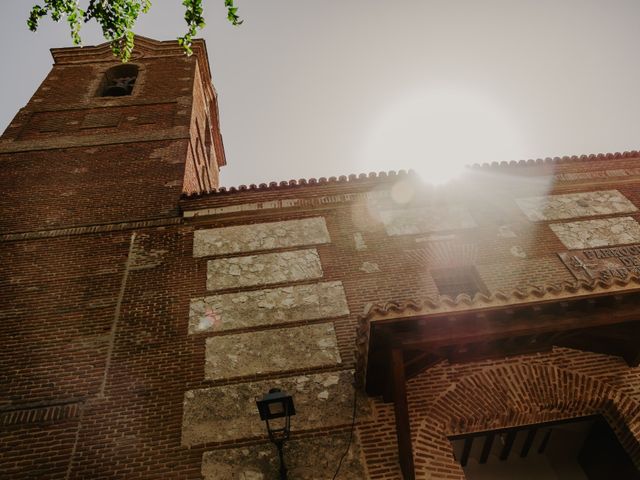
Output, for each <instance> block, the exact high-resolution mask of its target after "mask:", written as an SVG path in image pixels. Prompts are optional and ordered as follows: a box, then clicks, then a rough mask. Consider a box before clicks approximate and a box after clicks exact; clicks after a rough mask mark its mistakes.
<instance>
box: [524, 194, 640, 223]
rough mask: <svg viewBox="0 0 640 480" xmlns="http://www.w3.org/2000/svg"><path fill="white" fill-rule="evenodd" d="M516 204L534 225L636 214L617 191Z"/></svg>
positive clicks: (527, 200) (569, 195)
mask: <svg viewBox="0 0 640 480" xmlns="http://www.w3.org/2000/svg"><path fill="white" fill-rule="evenodd" d="M516 203H517V204H518V206H519V207H520V209H521V210H522V211H523V212H524V214H525V215H526V216H527V218H528V219H529V220H531V221H534V222H535V221H544V220H561V219H564V218H577V217H590V216H594V215H613V214H616V213H629V212H635V211H637V210H638V209H637V208H636V206H635V205H634V204H633V203H631V202H630V201H629V200H627V198H626V197H625V196H624V195H622V194H621V193H620V192H619V191H618V190H600V191H595V192H579V193H566V194H562V195H547V196H544V197H528V198H519V199H517V200H516Z"/></svg>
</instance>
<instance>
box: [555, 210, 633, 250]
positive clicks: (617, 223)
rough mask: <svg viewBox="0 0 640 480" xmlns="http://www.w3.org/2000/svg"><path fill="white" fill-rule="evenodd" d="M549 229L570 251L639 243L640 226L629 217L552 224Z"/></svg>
mask: <svg viewBox="0 0 640 480" xmlns="http://www.w3.org/2000/svg"><path fill="white" fill-rule="evenodd" d="M549 227H550V228H551V230H553V233H555V234H556V235H557V236H558V238H559V239H560V241H561V242H562V243H563V244H564V245H565V246H566V247H567V248H568V249H570V250H571V249H579V248H594V247H606V246H611V245H625V244H628V243H639V242H640V224H638V222H636V221H635V220H634V219H633V218H631V217H615V218H603V219H598V220H585V221H583V222H570V223H552V224H550V225H549Z"/></svg>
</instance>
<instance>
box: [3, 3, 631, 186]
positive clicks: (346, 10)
mask: <svg viewBox="0 0 640 480" xmlns="http://www.w3.org/2000/svg"><path fill="white" fill-rule="evenodd" d="M35 1H36V0H2V1H1V4H0V41H1V42H2V44H3V45H4V46H5V48H4V49H3V51H4V55H5V58H6V60H5V63H4V66H3V75H2V76H1V77H0V78H1V79H0V87H1V88H0V105H1V106H2V108H1V113H0V129H2V130H4V128H6V126H7V125H8V123H9V122H10V121H11V119H12V118H13V116H14V115H15V113H16V112H17V111H18V109H19V108H21V107H22V106H24V105H25V104H26V102H27V101H28V99H29V98H30V97H31V95H32V94H33V92H34V91H35V90H36V88H37V87H38V85H39V84H40V82H41V81H42V80H43V79H44V77H45V75H46V74H47V72H48V71H49V69H50V67H51V63H52V59H51V56H50V53H49V48H52V47H64V46H70V45H71V40H70V36H69V31H68V28H67V26H66V24H64V23H60V24H55V23H53V22H51V21H48V20H47V21H44V22H43V24H42V26H41V28H40V30H39V31H38V32H37V33H35V34H34V33H32V32H30V31H28V30H27V27H26V25H25V19H26V17H27V15H28V11H29V7H30V6H31V5H32V4H33V3H35ZM81 3H82V2H81ZM181 3H182V2H181V1H180V0H155V2H154V5H153V7H152V10H151V12H150V13H149V14H148V15H146V16H144V17H143V18H141V20H140V22H139V24H138V28H137V31H136V33H138V34H140V35H144V36H147V37H151V38H156V39H158V40H169V39H175V38H176V37H177V36H178V35H180V34H182V33H183V32H184V30H185V24H184V22H183V20H182V14H183V10H182V9H183V7H182V5H181ZM204 4H205V5H204V6H205V17H206V19H207V26H206V28H205V29H204V30H203V31H202V32H201V34H200V35H199V36H201V37H203V38H204V39H205V40H206V41H207V49H208V52H209V55H210V62H211V67H212V73H213V82H214V84H215V87H216V90H217V91H218V94H219V106H220V117H221V130H222V135H223V140H224V145H225V151H226V157H227V166H226V167H224V168H223V169H222V172H221V184H222V185H225V186H233V185H240V184H250V183H261V182H269V181H280V180H288V179H292V178H296V179H297V178H310V177H321V176H325V177H329V176H334V175H335V176H337V175H348V174H351V173H362V172H365V173H366V172H370V171H388V170H400V169H413V170H416V171H417V172H418V173H419V174H420V175H421V176H422V178H423V179H425V181H428V182H434V183H439V182H442V181H445V180H446V179H447V178H448V176H449V175H451V174H452V172H455V171H457V168H458V167H459V166H461V165H464V164H472V163H482V162H491V161H505V160H507V161H508V160H520V159H529V158H544V157H553V156H563V155H580V154H590V153H600V152H617V151H625V150H636V149H639V148H640V138H639V134H640V28H638V22H639V21H640V1H639V0H607V1H605V0H600V1H593V0H563V1H561V2H560V1H557V0H526V1H525V0H520V1H514V0H502V1H500V0H483V1H478V0H459V1H456V0H441V1H435V0H433V1H429V0H405V1H404V2H397V1H393V0H342V1H337V0H322V1H321V0H314V1H312V0H296V1H282V0H236V4H237V6H238V7H239V11H238V13H239V14H240V15H241V17H242V18H243V19H244V24H243V25H242V26H240V27H233V26H231V25H230V24H228V22H227V21H226V12H225V10H224V6H223V1H222V0H204ZM83 38H84V44H85V45H95V44H99V43H102V42H103V39H102V38H101V37H100V35H99V30H98V28H97V27H96V26H94V25H91V24H89V25H86V26H85V28H84V30H83Z"/></svg>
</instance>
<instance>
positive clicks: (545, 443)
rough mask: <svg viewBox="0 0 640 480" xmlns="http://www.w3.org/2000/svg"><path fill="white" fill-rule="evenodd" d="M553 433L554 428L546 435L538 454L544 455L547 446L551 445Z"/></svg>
mask: <svg viewBox="0 0 640 480" xmlns="http://www.w3.org/2000/svg"><path fill="white" fill-rule="evenodd" d="M552 431H553V428H550V429H549V430H547V433H545V434H544V438H543V439H542V443H541V444H540V446H539V447H538V453H544V451H545V450H546V449H547V445H548V444H549V439H550V438H551V432H552Z"/></svg>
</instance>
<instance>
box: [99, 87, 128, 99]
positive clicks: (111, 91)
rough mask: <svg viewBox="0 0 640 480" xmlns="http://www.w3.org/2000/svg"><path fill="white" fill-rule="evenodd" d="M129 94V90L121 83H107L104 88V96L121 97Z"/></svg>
mask: <svg viewBox="0 0 640 480" xmlns="http://www.w3.org/2000/svg"><path fill="white" fill-rule="evenodd" d="M124 95H129V90H128V89H127V88H125V87H123V86H122V85H109V86H108V87H107V88H105V90H104V96H105V97H122V96H124Z"/></svg>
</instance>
